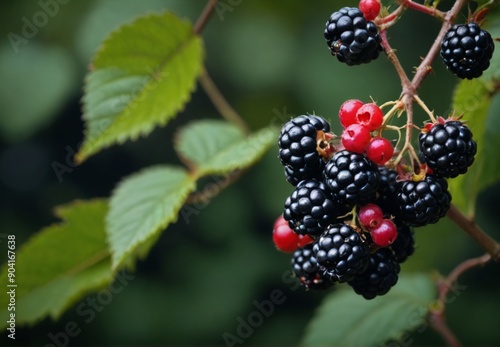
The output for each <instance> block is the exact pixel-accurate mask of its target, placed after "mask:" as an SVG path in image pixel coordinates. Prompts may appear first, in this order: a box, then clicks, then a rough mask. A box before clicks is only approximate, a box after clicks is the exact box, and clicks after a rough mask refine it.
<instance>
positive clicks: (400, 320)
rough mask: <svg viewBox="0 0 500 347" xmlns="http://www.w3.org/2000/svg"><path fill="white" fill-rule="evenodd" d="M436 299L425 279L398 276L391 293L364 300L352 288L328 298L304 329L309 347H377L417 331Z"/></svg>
mask: <svg viewBox="0 0 500 347" xmlns="http://www.w3.org/2000/svg"><path fill="white" fill-rule="evenodd" d="M435 295H436V289H435V286H434V284H433V283H432V281H431V279H430V278H429V276H428V275H424V274H413V275H403V276H400V278H399V282H398V284H397V285H396V286H395V287H394V288H392V289H391V291H390V292H389V293H388V294H386V295H384V296H380V297H377V298H375V299H373V300H365V299H364V298H363V297H361V296H360V295H357V294H356V293H354V291H353V290H352V289H351V288H346V289H345V290H342V289H341V290H339V291H337V292H333V293H332V294H331V295H329V296H328V297H327V298H326V300H325V301H324V302H323V304H322V305H321V306H320V308H319V310H318V312H317V313H316V315H315V317H314V318H313V319H312V321H311V322H310V324H309V326H308V327H307V330H306V334H305V337H304V341H303V343H304V344H305V345H308V346H349V347H355V346H378V345H380V344H382V343H383V342H385V341H388V340H390V339H397V338H398V337H400V336H401V335H402V334H403V333H404V332H406V331H411V330H415V329H417V328H418V327H419V326H421V325H422V324H423V323H424V318H425V316H426V315H427V312H428V310H429V305H430V304H431V303H432V301H433V300H434V298H435Z"/></svg>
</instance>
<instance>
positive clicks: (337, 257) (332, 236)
mask: <svg viewBox="0 0 500 347" xmlns="http://www.w3.org/2000/svg"><path fill="white" fill-rule="evenodd" d="M313 252H314V256H315V257H316V260H317V262H318V264H319V265H320V267H321V268H322V269H324V270H325V274H327V275H328V276H330V277H333V278H336V279H337V280H338V281H339V282H347V281H350V280H351V279H353V278H354V276H355V275H357V274H359V273H361V272H363V271H365V269H366V267H367V266H368V259H369V257H370V251H369V248H368V245H367V243H366V242H364V240H363V239H362V238H361V236H360V235H359V234H358V233H357V232H356V230H354V229H353V228H352V227H350V226H349V225H347V224H340V223H339V224H333V225H331V226H330V227H329V228H328V229H326V230H325V232H324V233H323V234H321V236H320V237H319V238H318V239H317V240H316V242H314V244H313Z"/></svg>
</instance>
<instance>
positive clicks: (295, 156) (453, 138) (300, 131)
mask: <svg viewBox="0 0 500 347" xmlns="http://www.w3.org/2000/svg"><path fill="white" fill-rule="evenodd" d="M380 10H381V3H380V1H379V0H361V1H360V3H359V8H355V7H343V8H341V9H340V10H338V11H336V12H334V13H333V14H332V15H331V16H330V18H329V19H328V21H327V22H326V28H325V30H324V37H325V39H326V43H327V45H328V47H329V50H330V53H331V54H332V55H333V56H335V57H336V58H337V59H338V60H339V61H340V62H343V63H346V64H347V65H359V64H364V63H369V62H370V61H372V60H374V59H377V58H378V56H379V54H380V52H381V51H382V50H383V48H382V45H381V43H382V38H381V36H380V34H379V31H378V27H377V25H376V24H375V23H374V22H373V20H375V19H376V18H377V17H378V16H379V13H380ZM493 50H494V45H493V41H492V38H491V36H490V35H489V34H488V33H487V32H486V31H484V30H482V29H480V28H479V25H478V24H476V23H474V22H471V23H469V24H463V25H462V24H460V25H455V26H453V27H452V28H450V30H449V31H448V33H447V34H446V36H445V38H444V40H443V42H442V46H441V57H442V58H443V61H444V63H445V64H446V66H447V67H448V69H449V70H450V71H451V72H453V73H455V74H456V75H457V76H458V77H460V78H469V79H470V78H474V77H478V76H480V75H481V74H482V72H483V71H484V70H485V69H486V68H488V66H489V60H490V58H491V56H492V54H493ZM391 116H392V115H389V114H388V115H386V116H384V114H383V112H382V110H381V108H380V107H379V106H377V105H376V104H375V103H363V102H361V101H360V100H347V101H346V102H345V103H343V104H342V106H341V107H340V110H339V120H340V124H341V125H342V127H343V131H342V134H341V136H335V135H334V134H333V133H331V132H330V125H329V123H328V122H327V121H326V120H325V119H323V118H321V117H319V116H316V115H302V116H299V117H296V118H294V119H292V120H290V121H289V122H287V123H286V124H285V125H284V126H283V128H282V130H281V134H280V138H279V142H278V145H279V159H280V161H281V163H282V164H283V166H284V171H285V178H286V180H287V181H288V182H289V183H290V184H292V185H293V186H294V187H295V189H294V190H293V192H292V193H291V195H290V196H289V197H288V198H287V199H286V200H285V204H284V205H285V206H284V212H283V215H282V216H280V217H279V218H278V220H277V221H276V223H275V227H274V233H273V240H274V243H275V245H276V247H277V248H278V249H279V250H281V251H283V252H287V253H293V255H292V261H291V262H292V267H293V271H294V273H295V275H296V276H297V278H299V279H300V281H301V283H302V284H303V285H304V286H305V287H306V288H308V289H325V288H329V287H331V286H333V285H334V284H335V283H344V282H347V283H348V284H349V285H350V286H351V287H352V288H353V289H354V291H355V292H356V293H358V294H360V295H362V296H363V297H365V298H366V299H373V298H375V297H376V296H378V295H384V294H386V293H387V292H388V291H389V290H390V288H392V287H393V286H394V285H395V284H396V282H397V281H398V274H399V271H400V264H401V263H403V262H404V261H405V260H406V259H407V258H408V257H409V256H410V255H412V254H413V252H414V244H415V240H414V234H413V229H412V228H413V227H422V226H425V225H427V224H433V223H436V222H437V221H438V220H439V219H440V218H442V217H443V216H444V215H445V214H446V213H447V211H448V209H449V207H450V203H451V195H450V193H449V192H448V184H447V181H446V179H447V178H453V177H456V176H457V175H460V174H463V173H465V172H466V171H467V169H468V167H469V166H470V165H471V164H472V163H473V161H474V156H475V154H476V143H475V141H474V140H473V139H472V133H471V131H470V130H469V129H468V128H467V127H466V126H465V125H464V124H463V123H462V122H461V121H460V120H459V119H455V118H453V117H451V118H449V119H447V120H445V119H443V118H441V117H439V118H437V120H436V121H434V122H433V123H429V124H427V125H426V126H425V127H424V128H423V129H422V132H421V133H420V136H419V147H420V148H419V149H420V151H419V160H417V158H414V161H415V162H414V163H413V162H412V163H410V165H408V166H407V165H405V164H404V163H403V162H402V160H401V159H402V154H401V153H397V151H396V153H397V156H396V158H398V159H397V160H396V159H395V156H394V154H395V149H394V147H393V144H392V142H391V141H390V140H388V139H386V138H384V137H382V136H381V134H382V131H383V130H385V129H386V128H387V127H386V121H387V120H388V118H390V117H391ZM431 118H432V119H434V117H433V116H432V117H431ZM412 160H413V159H412ZM418 161H420V163H418ZM418 164H420V165H418Z"/></svg>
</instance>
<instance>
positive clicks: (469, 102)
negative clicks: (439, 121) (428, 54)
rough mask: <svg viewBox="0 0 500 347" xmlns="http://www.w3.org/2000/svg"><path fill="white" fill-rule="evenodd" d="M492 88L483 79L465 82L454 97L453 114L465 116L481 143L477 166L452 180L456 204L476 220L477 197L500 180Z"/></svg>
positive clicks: (499, 122) (499, 137) (499, 133)
mask: <svg viewBox="0 0 500 347" xmlns="http://www.w3.org/2000/svg"><path fill="white" fill-rule="evenodd" d="M491 90H492V86H491V84H490V85H488V84H487V83H486V82H485V81H484V80H483V79H475V80H471V81H468V80H465V81H462V82H460V83H459V84H458V86H457V88H456V90H455V93H454V96H453V106H452V107H453V110H455V112H456V114H457V115H461V114H463V115H464V116H463V118H462V119H463V120H464V121H466V124H467V126H468V127H469V128H470V130H471V131H472V133H473V138H474V140H475V141H476V142H477V147H478V148H477V154H476V156H475V161H474V164H473V165H472V166H471V167H470V168H469V170H468V171H467V173H466V174H465V175H460V176H458V177H456V178H453V179H451V180H449V190H450V192H451V194H452V196H453V202H454V204H455V205H456V206H457V207H458V208H459V209H460V210H461V211H462V212H463V213H465V214H466V215H467V216H469V217H473V216H474V212H475V206H476V199H477V195H478V194H479V192H481V190H483V189H484V188H486V187H488V186H489V185H491V184H493V183H494V182H496V181H498V180H499V179H500V162H498V161H497V160H491V159H490V158H492V157H495V156H496V153H494V151H495V150H496V149H497V148H499V146H500V130H499V127H500V118H499V117H497V115H493V114H491V115H490V116H489V114H490V112H489V110H490V106H491V101H492V99H491V95H492V94H491Z"/></svg>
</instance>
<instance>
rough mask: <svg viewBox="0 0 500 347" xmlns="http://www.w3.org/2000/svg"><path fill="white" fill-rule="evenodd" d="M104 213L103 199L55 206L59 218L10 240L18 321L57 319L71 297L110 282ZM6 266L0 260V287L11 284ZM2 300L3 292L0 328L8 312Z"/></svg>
mask: <svg viewBox="0 0 500 347" xmlns="http://www.w3.org/2000/svg"><path fill="white" fill-rule="evenodd" d="M106 213H107V202H106V201H105V200H93V201H87V202H83V201H81V202H75V203H72V204H69V205H66V206H63V207H60V208H59V209H57V214H58V215H59V217H60V218H61V219H63V223H60V224H56V225H52V226H49V227H47V228H45V229H43V230H42V231H40V232H39V233H38V234H36V235H35V236H34V237H33V238H32V239H31V240H29V241H28V242H26V243H25V244H23V245H22V246H21V245H16V247H17V249H16V250H15V252H16V262H15V283H14V284H17V287H15V292H16V308H15V314H16V317H15V318H16V322H17V323H18V324H34V323H36V322H37V321H39V320H41V319H43V318H44V317H46V316H48V315H50V316H51V317H52V318H53V319H57V318H58V317H60V316H61V314H62V313H63V312H64V311H65V310H66V309H67V308H68V307H69V306H71V305H72V304H73V303H74V302H75V301H77V300H78V299H80V298H81V297H83V296H84V295H86V294H88V293H90V292H92V291H95V290H98V289H100V288H103V287H105V286H106V285H108V284H109V283H110V282H111V281H112V279H113V273H112V272H111V262H110V255H109V251H108V247H107V244H106V233H105V230H104V225H105V224H104V221H105V215H106ZM2 242H7V239H2ZM2 249H6V248H4V247H3V246H2ZM8 269H9V266H8V264H4V265H3V267H2V271H1V273H0V286H1V288H3V289H5V288H7V285H8V284H13V283H10V282H7V280H8V275H7V274H8ZM7 289H11V288H7ZM8 299H9V297H8V296H7V295H0V310H1V311H0V327H2V328H3V327H5V325H6V322H7V320H8V319H9V318H8V317H9V315H10V313H12V312H14V311H12V312H10V311H8Z"/></svg>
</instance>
